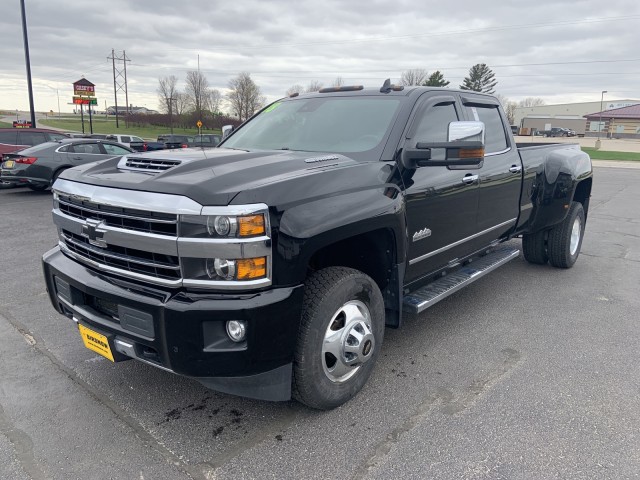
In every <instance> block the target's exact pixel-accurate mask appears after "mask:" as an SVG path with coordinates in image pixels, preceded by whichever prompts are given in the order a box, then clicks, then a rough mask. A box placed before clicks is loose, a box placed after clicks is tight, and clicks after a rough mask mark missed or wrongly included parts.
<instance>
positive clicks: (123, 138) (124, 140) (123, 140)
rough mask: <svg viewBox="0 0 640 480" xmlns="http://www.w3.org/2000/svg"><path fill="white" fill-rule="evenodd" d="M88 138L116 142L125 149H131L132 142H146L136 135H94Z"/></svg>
mask: <svg viewBox="0 0 640 480" xmlns="http://www.w3.org/2000/svg"><path fill="white" fill-rule="evenodd" d="M88 138H100V139H102V140H112V141H114V142H118V143H119V144H121V145H124V146H125V147H129V148H130V147H131V142H144V140H143V139H142V138H140V137H137V136H135V135H120V134H106V135H102V134H92V135H89V136H88Z"/></svg>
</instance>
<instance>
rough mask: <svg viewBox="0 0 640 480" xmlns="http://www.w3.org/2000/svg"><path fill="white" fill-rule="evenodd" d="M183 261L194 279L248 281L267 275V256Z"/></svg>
mask: <svg viewBox="0 0 640 480" xmlns="http://www.w3.org/2000/svg"><path fill="white" fill-rule="evenodd" d="M182 263H183V268H184V269H185V271H186V272H187V273H188V278H189V279H192V280H218V281H220V280H222V281H230V280H237V281H247V280H260V279H261V278H266V277H267V257H256V258H237V259H226V258H183V259H182Z"/></svg>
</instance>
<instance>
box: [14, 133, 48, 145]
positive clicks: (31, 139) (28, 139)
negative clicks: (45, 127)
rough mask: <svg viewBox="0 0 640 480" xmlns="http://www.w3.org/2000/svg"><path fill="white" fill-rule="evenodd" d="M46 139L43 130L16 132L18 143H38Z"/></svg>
mask: <svg viewBox="0 0 640 480" xmlns="http://www.w3.org/2000/svg"><path fill="white" fill-rule="evenodd" d="M46 141H47V137H45V134H44V132H25V131H20V132H18V144H20V145H40V144H41V143H44V142H46Z"/></svg>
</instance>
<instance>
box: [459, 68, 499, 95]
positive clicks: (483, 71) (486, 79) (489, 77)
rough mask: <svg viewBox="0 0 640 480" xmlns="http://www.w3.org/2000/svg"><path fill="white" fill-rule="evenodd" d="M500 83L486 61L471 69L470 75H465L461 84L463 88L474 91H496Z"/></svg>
mask: <svg viewBox="0 0 640 480" xmlns="http://www.w3.org/2000/svg"><path fill="white" fill-rule="evenodd" d="M497 84H498V81H497V80H496V79H495V74H494V73H493V71H492V70H491V69H490V68H489V67H487V64H486V63H478V64H476V65H474V66H473V67H471V68H470V69H469V76H468V77H465V79H464V82H463V83H462V85H460V88H461V89H462V90H473V91H474V92H482V93H494V91H495V90H494V87H495V86H496V85H497Z"/></svg>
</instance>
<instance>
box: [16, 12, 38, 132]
mask: <svg viewBox="0 0 640 480" xmlns="http://www.w3.org/2000/svg"><path fill="white" fill-rule="evenodd" d="M20 8H21V10H22V36H23V37H24V59H25V63H26V64H27V86H28V88H29V108H30V110H31V128H36V111H35V110H34V107H33V86H32V85H31V60H29V39H28V36H27V14H26V13H25V9H24V0H20Z"/></svg>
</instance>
